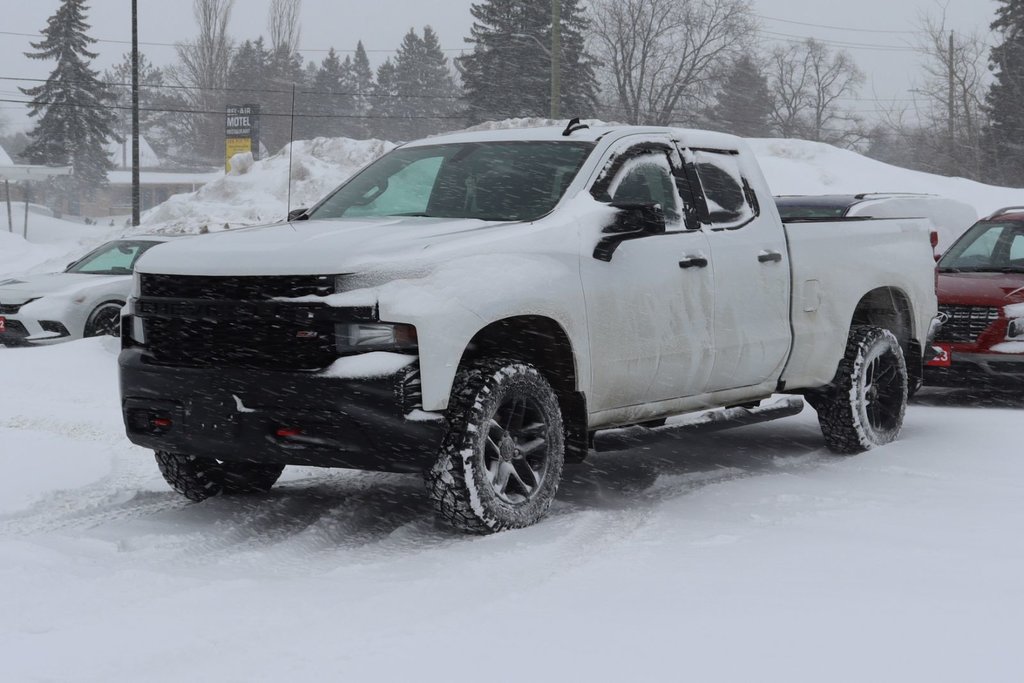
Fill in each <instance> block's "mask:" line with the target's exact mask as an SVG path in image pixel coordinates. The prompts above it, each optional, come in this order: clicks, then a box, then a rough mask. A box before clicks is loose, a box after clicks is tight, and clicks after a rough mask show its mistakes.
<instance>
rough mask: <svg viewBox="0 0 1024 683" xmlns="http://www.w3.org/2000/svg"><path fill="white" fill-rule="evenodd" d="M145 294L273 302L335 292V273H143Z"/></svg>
mask: <svg viewBox="0 0 1024 683" xmlns="http://www.w3.org/2000/svg"><path fill="white" fill-rule="evenodd" d="M140 279H141V286H142V296H143V297H159V298H164V299H193V300H194V299H200V300H204V301H211V300H215V301H216V300H219V301H270V300H272V299H290V298H299V297H304V296H330V295H331V294H334V283H335V280H336V277H335V276H334V275H281V276H278V275H274V276H255V277H248V276H246V277H234V276H232V277H208V276H205V275H152V274H148V273H143V274H142V275H141V276H140Z"/></svg>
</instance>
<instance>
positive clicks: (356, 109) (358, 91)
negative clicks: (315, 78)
mask: <svg viewBox="0 0 1024 683" xmlns="http://www.w3.org/2000/svg"><path fill="white" fill-rule="evenodd" d="M348 86H349V92H352V93H354V94H355V95H354V99H353V106H352V115H353V116H355V117H366V116H369V115H370V109H371V108H372V99H373V98H372V97H371V95H372V94H373V92H374V89H375V88H376V83H375V82H374V79H373V69H372V68H370V58H369V57H368V56H367V55H366V48H365V47H363V41H361V40H360V41H359V43H358V44H357V45H356V53H355V55H354V56H353V57H352V64H351V68H350V70H349V82H348ZM370 124H371V122H370V121H369V120H368V119H366V118H354V119H352V120H351V122H350V124H349V125H350V130H351V131H352V132H351V133H350V135H351V136H352V137H354V138H366V137H370V135H371V134H373V130H372V126H371V125H370Z"/></svg>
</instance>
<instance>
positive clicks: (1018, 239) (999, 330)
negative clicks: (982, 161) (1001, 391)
mask: <svg viewBox="0 0 1024 683" xmlns="http://www.w3.org/2000/svg"><path fill="white" fill-rule="evenodd" d="M938 272H939V275H938V295H939V311H940V312H941V314H942V316H943V319H944V322H943V324H942V327H941V329H940V330H939V333H938V335H937V338H936V353H937V356H936V358H935V359H934V360H932V361H931V362H930V363H929V364H928V367H927V369H926V373H925V383H926V384H932V385H937V386H954V387H979V386H986V385H999V384H1003V385H1005V384H1008V383H1009V384H1010V385H1012V386H1016V387H1018V388H1019V387H1021V386H1024V207H1011V208H1007V209H1002V210H1000V211H997V212H996V213H994V214H992V215H991V216H989V217H988V218H986V219H984V220H982V221H979V222H978V223H977V225H975V226H974V227H972V228H971V229H970V230H969V231H967V233H966V234H965V235H964V236H963V237H962V238H960V240H959V241H957V242H956V244H954V245H953V246H952V247H951V248H950V249H949V251H947V252H946V254H945V256H943V257H942V260H940V261H939V266H938Z"/></svg>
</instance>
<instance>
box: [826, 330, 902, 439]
mask: <svg viewBox="0 0 1024 683" xmlns="http://www.w3.org/2000/svg"><path fill="white" fill-rule="evenodd" d="M808 400H809V401H810V403H811V405H812V406H813V407H814V409H815V410H817V412H818V423H819V424H820V425H821V433H822V434H823V435H824V436H825V444H826V445H827V446H828V447H829V449H831V450H832V451H834V452H836V453H843V454H853V453H862V452H864V451H867V450H869V449H871V448H874V447H875V446H881V445H883V444H887V443H889V442H891V441H895V440H896V438H897V437H898V436H899V434H900V430H901V429H902V428H903V415H904V413H905V412H906V409H907V364H906V361H905V360H904V357H903V350H902V348H901V347H900V343H899V340H897V339H896V336H895V335H893V333H892V332H890V331H888V330H884V329H881V328H879V327H869V326H858V327H854V328H853V329H852V330H851V331H850V338H849V341H848V342H847V345H846V354H845V355H844V356H843V360H842V361H841V362H840V363H839V370H838V371H837V372H836V376H835V379H834V380H833V381H832V385H831V386H830V387H828V388H827V389H823V390H821V391H818V392H815V393H813V394H810V395H808Z"/></svg>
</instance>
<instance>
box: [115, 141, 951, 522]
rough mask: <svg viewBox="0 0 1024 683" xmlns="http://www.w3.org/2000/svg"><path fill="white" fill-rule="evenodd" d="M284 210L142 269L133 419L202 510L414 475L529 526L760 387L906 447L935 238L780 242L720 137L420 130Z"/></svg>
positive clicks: (906, 235) (750, 163)
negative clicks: (586, 469)
mask: <svg viewBox="0 0 1024 683" xmlns="http://www.w3.org/2000/svg"><path fill="white" fill-rule="evenodd" d="M291 219H292V220H291V222H290V223H288V224H283V225H276V226H267V227H262V228H252V229H246V230H239V231H232V232H230V233H217V234H212V235H209V236H206V237H203V238H201V239H199V240H196V241H187V242H180V243H176V244H169V245H167V246H165V247H162V248H160V249H158V250H155V251H153V252H151V253H149V254H147V255H146V256H144V257H143V258H142V259H141V260H140V261H139V263H138V266H137V273H136V278H135V287H134V291H133V295H132V297H131V299H130V300H129V303H128V306H127V308H126V311H125V315H126V317H125V318H124V322H123V325H122V344H123V350H122V353H121V356H120V360H119V364H120V382H121V395H122V407H123V417H124V422H125V426H126V430H127V433H128V436H129V438H130V439H131V440H132V441H133V442H135V443H136V444H139V445H141V446H144V447H148V448H151V449H152V450H154V451H155V452H156V459H157V463H158V465H159V467H160V470H161V472H162V473H163V475H164V477H165V479H166V480H167V481H168V483H169V484H170V485H171V486H173V487H174V488H175V489H176V490H177V491H179V492H180V493H182V494H183V495H185V496H187V497H188V498H190V499H192V500H203V499H205V498H207V497H209V496H213V495H217V494H220V493H239V492H248V491H259V490H266V489H268V488H269V487H271V486H272V485H273V484H274V482H275V481H276V480H277V478H278V476H279V475H280V473H281V471H282V469H283V467H284V466H285V465H288V464H304V465H316V466H326V467H349V468H358V469H380V470H390V471H398V472H420V473H422V472H424V471H425V472H427V475H426V478H427V483H428V489H429V493H430V496H431V498H432V500H433V503H434V507H435V510H436V512H437V514H438V515H439V516H440V517H441V518H442V519H444V520H446V521H447V522H449V523H451V524H453V525H454V526H456V527H458V528H461V529H465V530H470V531H476V532H490V531H497V530H501V529H508V528H513V527H521V526H525V525H528V524H532V523H534V522H536V521H537V520H538V519H540V518H541V517H542V516H543V515H544V513H545V512H546V510H547V509H548V506H549V505H550V504H551V502H552V500H553V498H554V496H555V492H556V490H557V488H558V484H559V480H560V478H561V474H562V468H563V465H564V464H565V463H566V462H579V461H580V460H582V459H583V458H585V457H586V456H587V454H588V452H589V450H590V448H591V446H592V445H595V444H596V445H598V446H599V445H600V443H601V439H602V436H603V434H607V433H608V432H607V430H612V429H614V428H619V427H629V426H633V425H639V426H640V427H638V428H639V429H643V428H644V427H643V426H645V425H647V426H649V425H652V424H653V425H657V424H660V423H661V422H662V421H663V420H664V419H666V418H668V417H672V416H678V415H682V414H685V413H690V412H694V411H703V410H707V409H708V408H716V407H721V408H728V409H731V411H732V413H731V414H736V413H738V412H743V411H748V413H749V415H751V416H753V415H754V413H755V411H757V410H759V408H744V406H748V407H749V406H757V405H758V403H759V402H760V401H762V400H763V399H768V398H769V397H771V396H772V394H774V393H777V392H781V393H789V394H800V395H803V396H805V397H806V398H807V399H808V400H809V401H810V402H811V403H812V405H813V406H814V407H815V408H816V409H817V411H818V415H819V422H820V424H821V429H822V432H823V434H824V436H825V442H826V444H827V445H828V446H829V447H830V448H832V449H833V450H835V451H837V452H841V453H855V452H860V451H863V450H866V449H868V448H871V447H873V446H876V445H881V444H885V443H888V442H890V441H892V440H893V439H895V438H896V437H897V435H898V434H899V432H900V429H901V426H902V422H903V415H904V410H905V406H906V400H907V383H908V375H909V377H910V378H912V379H914V378H918V377H920V373H921V370H922V365H923V349H925V348H926V345H927V343H928V341H929V340H928V335H929V331H930V330H931V329H932V327H933V323H934V320H935V318H936V316H937V310H936V301H935V292H934V260H933V257H932V249H931V246H930V244H929V226H928V224H927V221H923V220H916V219H894V220H884V221H859V222H858V224H857V230H850V229H849V224H848V223H846V222H844V220H843V219H838V220H836V221H830V222H819V223H814V224H804V223H794V224H791V225H785V224H784V223H783V222H782V221H781V220H780V218H779V214H778V211H777V210H776V208H775V204H774V203H773V202H772V200H771V195H770V193H769V191H768V187H767V184H766V182H765V180H764V178H763V176H762V173H761V170H760V168H759V166H758V164H757V161H756V159H755V158H754V156H753V155H752V153H751V152H750V150H749V148H748V147H747V145H746V143H745V142H743V141H742V140H741V139H739V138H736V137H733V136H730V135H723V134H718V133H710V132H703V131H690V130H678V129H670V128H639V127H601V128H594V129H587V128H586V126H579V125H570V127H568V128H567V129H566V130H564V131H563V130H561V129H549V128H544V129H532V130H512V131H485V132H476V133H463V134H453V135H448V136H441V137H435V138H431V139H428V140H422V141H418V142H412V143H409V144H406V145H404V146H402V147H399V148H397V149H396V150H394V151H392V152H390V153H388V154H387V155H385V156H383V157H382V158H381V159H379V160H378V161H376V162H375V163H373V164H371V165H370V166H368V167H367V168H365V169H364V170H363V171H361V172H360V173H358V174H357V175H355V176H354V177H353V178H352V179H351V180H349V181H348V182H347V183H345V184H344V185H342V186H341V187H340V188H339V189H338V190H337V191H335V192H334V193H332V194H331V195H330V196H328V197H327V198H325V199H324V200H323V201H322V202H321V203H320V204H318V205H317V206H315V207H313V208H312V209H310V210H308V211H297V212H293V215H292V216H291ZM793 401H795V403H796V404H798V405H797V411H799V408H802V402H800V401H799V399H793ZM745 414H746V413H745ZM672 428H673V427H672V425H669V426H667V427H664V428H663V429H672ZM648 431H655V432H656V431H657V430H648ZM613 434H614V433H613Z"/></svg>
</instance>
